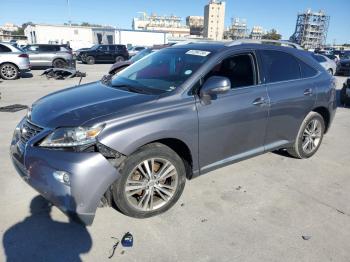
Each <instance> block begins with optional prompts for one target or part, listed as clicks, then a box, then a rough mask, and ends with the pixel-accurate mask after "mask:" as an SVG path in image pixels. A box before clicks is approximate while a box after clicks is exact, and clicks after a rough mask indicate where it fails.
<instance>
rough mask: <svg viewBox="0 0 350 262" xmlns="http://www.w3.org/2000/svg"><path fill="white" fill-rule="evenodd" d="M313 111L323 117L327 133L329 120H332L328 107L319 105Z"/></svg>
mask: <svg viewBox="0 0 350 262" xmlns="http://www.w3.org/2000/svg"><path fill="white" fill-rule="evenodd" d="M312 111H314V112H317V113H319V114H320V115H321V116H322V117H323V120H324V124H325V133H326V132H327V130H328V127H329V121H330V115H329V111H328V109H327V108H325V107H317V108H315V109H313V110H312Z"/></svg>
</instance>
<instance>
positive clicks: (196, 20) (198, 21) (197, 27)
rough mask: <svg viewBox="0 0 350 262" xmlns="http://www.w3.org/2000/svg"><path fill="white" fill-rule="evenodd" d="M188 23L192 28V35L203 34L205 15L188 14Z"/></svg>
mask: <svg viewBox="0 0 350 262" xmlns="http://www.w3.org/2000/svg"><path fill="white" fill-rule="evenodd" d="M186 25H187V26H188V27H189V28H190V35H191V36H194V35H196V36H203V29H204V17H203V16H187V17H186Z"/></svg>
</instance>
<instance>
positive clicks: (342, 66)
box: [337, 54, 350, 75]
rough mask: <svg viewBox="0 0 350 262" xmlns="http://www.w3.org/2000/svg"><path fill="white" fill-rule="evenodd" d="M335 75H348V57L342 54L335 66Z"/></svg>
mask: <svg viewBox="0 0 350 262" xmlns="http://www.w3.org/2000/svg"><path fill="white" fill-rule="evenodd" d="M337 74H339V75H350V55H346V54H344V55H343V56H342V58H341V59H340V61H339V62H338V64H337Z"/></svg>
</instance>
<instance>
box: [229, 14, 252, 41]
mask: <svg viewBox="0 0 350 262" xmlns="http://www.w3.org/2000/svg"><path fill="white" fill-rule="evenodd" d="M225 38H227V39H232V40H237V39H244V38H248V28H247V20H246V19H242V18H238V17H236V18H232V19H231V25H230V26H229V27H228V30H227V31H226V32H225Z"/></svg>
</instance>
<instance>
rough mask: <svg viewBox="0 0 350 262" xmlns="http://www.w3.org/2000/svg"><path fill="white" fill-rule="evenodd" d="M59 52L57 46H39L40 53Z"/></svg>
mask: <svg viewBox="0 0 350 262" xmlns="http://www.w3.org/2000/svg"><path fill="white" fill-rule="evenodd" d="M58 50H59V47H58V46H51V45H41V46H39V51H40V52H56V51H58Z"/></svg>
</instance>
